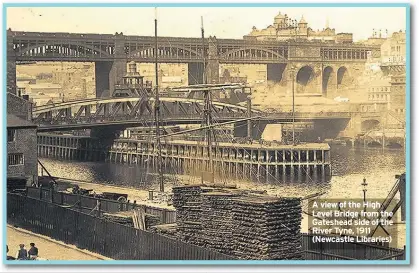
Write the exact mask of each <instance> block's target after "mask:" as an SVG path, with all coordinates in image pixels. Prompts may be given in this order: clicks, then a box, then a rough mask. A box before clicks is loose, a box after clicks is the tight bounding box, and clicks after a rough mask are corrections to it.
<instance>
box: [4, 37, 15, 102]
mask: <svg viewBox="0 0 419 273" xmlns="http://www.w3.org/2000/svg"><path fill="white" fill-rule="evenodd" d="M8 31H9V30H8ZM6 84H7V85H6V91H7V92H10V93H12V94H15V95H16V94H17V88H16V57H15V52H14V50H13V39H9V37H8V39H7V82H6Z"/></svg>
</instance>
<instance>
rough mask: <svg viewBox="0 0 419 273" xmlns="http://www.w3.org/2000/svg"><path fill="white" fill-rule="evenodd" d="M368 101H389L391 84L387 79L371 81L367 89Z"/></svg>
mask: <svg viewBox="0 0 419 273" xmlns="http://www.w3.org/2000/svg"><path fill="white" fill-rule="evenodd" d="M368 101H371V102H387V103H390V101H391V84H390V81H389V80H388V79H381V80H375V81H372V82H371V83H370V85H369V87H368Z"/></svg>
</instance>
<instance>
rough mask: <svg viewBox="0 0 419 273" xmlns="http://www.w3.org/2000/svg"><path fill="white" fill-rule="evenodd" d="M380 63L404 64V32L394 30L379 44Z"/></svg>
mask: <svg viewBox="0 0 419 273" xmlns="http://www.w3.org/2000/svg"><path fill="white" fill-rule="evenodd" d="M381 63H383V64H388V63H390V64H406V32H402V31H401V30H400V31H399V32H394V33H393V34H392V35H391V37H389V38H387V39H386V40H385V42H384V43H383V44H382V45H381Z"/></svg>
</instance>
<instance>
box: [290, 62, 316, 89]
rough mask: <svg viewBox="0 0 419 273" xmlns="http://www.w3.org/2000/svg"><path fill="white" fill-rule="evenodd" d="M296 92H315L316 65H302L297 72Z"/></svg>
mask: <svg viewBox="0 0 419 273" xmlns="http://www.w3.org/2000/svg"><path fill="white" fill-rule="evenodd" d="M295 81H296V88H295V90H296V93H315V92H316V91H317V90H316V73H315V69H314V67H312V66H310V65H305V66H302V67H301V68H300V69H298V72H297V74H296V78H295Z"/></svg>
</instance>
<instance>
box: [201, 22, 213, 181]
mask: <svg viewBox="0 0 419 273" xmlns="http://www.w3.org/2000/svg"><path fill="white" fill-rule="evenodd" d="M201 38H202V62H203V73H202V83H203V84H204V85H205V84H206V83H207V77H206V67H205V66H206V63H205V36H204V19H203V17H202V16H201ZM211 91H212V90H211V88H210V87H208V88H204V102H205V106H204V119H205V127H207V130H206V138H207V150H208V172H209V173H210V175H211V182H214V162H213V158H212V134H213V130H212V126H211V125H212V113H211V108H212V96H211V95H212V94H211Z"/></svg>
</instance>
